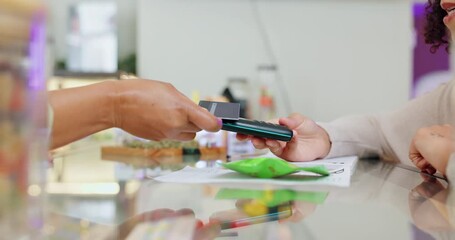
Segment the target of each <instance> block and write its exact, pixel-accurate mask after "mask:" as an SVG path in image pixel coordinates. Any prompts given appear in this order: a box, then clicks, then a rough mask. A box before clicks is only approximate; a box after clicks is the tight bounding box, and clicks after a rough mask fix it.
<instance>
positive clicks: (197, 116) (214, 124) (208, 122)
mask: <svg viewBox="0 0 455 240" xmlns="http://www.w3.org/2000/svg"><path fill="white" fill-rule="evenodd" d="M188 118H189V120H190V122H192V123H193V124H194V125H196V126H198V127H199V128H200V129H204V130H207V131H209V132H217V131H219V130H220V129H221V125H222V121H221V119H219V118H216V117H215V116H214V115H213V114H211V113H210V112H209V111H207V109H205V108H203V107H200V106H198V105H196V104H194V105H193V107H191V108H189V109H188Z"/></svg>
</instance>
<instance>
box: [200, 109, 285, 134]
mask: <svg viewBox="0 0 455 240" xmlns="http://www.w3.org/2000/svg"><path fill="white" fill-rule="evenodd" d="M199 106H201V107H203V108H205V109H207V110H208V111H209V112H210V113H212V114H213V115H215V116H216V117H218V118H221V119H222V120H223V126H222V127H221V129H223V130H226V131H230V132H237V133H242V134H245V135H252V136H256V137H262V138H267V139H274V140H279V141H284V142H289V141H291V139H292V136H293V133H292V131H291V130H290V129H288V128H287V127H285V126H281V125H279V124H273V123H268V122H264V121H256V120H250V119H245V118H240V117H239V114H240V104H238V103H226V102H212V101H200V102H199Z"/></svg>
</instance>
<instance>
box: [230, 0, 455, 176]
mask: <svg viewBox="0 0 455 240" xmlns="http://www.w3.org/2000/svg"><path fill="white" fill-rule="evenodd" d="M426 14H427V26H426V28H425V31H426V32H425V38H426V42H427V43H428V44H432V47H431V49H430V50H431V52H435V51H436V50H438V48H440V47H446V46H447V44H448V42H449V41H448V38H449V36H448V35H449V32H450V33H451V35H452V39H453V38H454V34H455V0H429V1H428V5H427V7H426ZM446 29H449V31H446ZM447 49H448V48H447V47H446V50H447ZM278 123H279V124H281V125H284V126H287V127H288V128H290V129H292V130H293V131H294V137H293V139H292V140H291V141H290V142H288V143H285V142H280V141H276V140H270V139H262V138H257V137H252V136H245V135H242V134H238V135H237V137H238V139H240V140H246V139H251V141H252V142H253V144H254V146H255V147H256V148H259V149H264V148H269V149H270V151H271V152H272V153H274V154H275V155H276V156H278V157H281V158H283V159H286V160H288V161H311V160H315V159H321V158H330V157H337V156H346V155H357V156H359V157H363V158H367V157H377V156H379V157H381V158H382V159H384V160H386V161H387V160H388V161H401V162H404V163H406V162H409V159H411V160H412V162H413V163H414V164H415V165H416V166H417V167H418V168H419V169H421V170H422V171H424V172H427V173H430V174H434V173H435V172H436V170H439V171H440V172H441V173H443V174H445V173H446V172H447V173H448V174H449V175H451V176H449V178H452V179H453V178H455V176H454V171H455V169H454V168H455V154H452V153H454V151H455V147H454V140H453V138H454V136H453V128H452V127H451V126H449V125H444V124H454V123H455V80H452V81H450V82H448V83H447V84H443V85H441V86H440V87H438V88H437V89H435V90H434V91H432V92H429V93H427V94H425V95H422V96H420V97H419V98H416V99H414V100H412V101H410V102H408V103H407V104H406V105H405V106H403V107H402V108H400V109H398V110H396V111H393V112H389V113H382V114H372V115H357V116H346V117H342V118H340V119H337V120H335V121H333V122H329V123H316V122H314V121H313V120H311V119H310V118H308V117H306V116H303V115H300V114H296V113H295V114H292V115H290V116H289V117H285V118H280V119H279V120H278ZM434 125H442V126H439V127H430V126H434ZM426 127H430V128H429V129H425V128H426ZM421 128H424V129H423V130H420V131H419V129H421ZM416 133H417V135H416V137H415V138H414V141H411V140H412V139H413V137H414V135H415V134H416ZM439 136H440V137H439ZM411 142H412V144H411V147H410V143H411ZM430 146H431V147H430ZM440 151H443V152H440ZM447 169H448V170H447ZM452 181H453V180H452Z"/></svg>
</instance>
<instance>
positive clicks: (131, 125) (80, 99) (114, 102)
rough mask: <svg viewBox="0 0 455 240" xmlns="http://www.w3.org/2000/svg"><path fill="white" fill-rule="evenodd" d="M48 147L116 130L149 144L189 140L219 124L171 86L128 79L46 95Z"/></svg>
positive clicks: (217, 120) (216, 128)
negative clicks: (51, 117)
mask: <svg viewBox="0 0 455 240" xmlns="http://www.w3.org/2000/svg"><path fill="white" fill-rule="evenodd" d="M49 102H50V105H51V107H52V109H53V112H54V121H53V126H52V146H51V148H56V147H59V146H63V145H65V144H68V143H70V142H72V141H75V140H78V139H80V138H83V137H85V136H88V135H90V134H92V133H96V132H98V131H101V130H104V129H108V128H112V127H117V128H121V129H123V130H125V131H127V132H129V133H131V134H133V135H135V136H138V137H141V138H146V139H150V140H162V139H176V140H191V139H193V138H194V137H195V134H196V132H198V131H200V130H201V129H204V130H208V131H218V130H219V129H220V128H221V120H219V119H217V118H216V117H215V116H214V115H212V114H210V113H209V112H208V111H207V110H205V109H204V108H202V107H199V106H198V105H197V104H195V103H194V102H192V101H191V100H190V99H188V98H187V97H185V96H184V95H183V94H182V93H180V92H179V91H178V90H177V89H175V88H174V87H173V86H172V85H171V84H169V83H164V82H159V81H152V80H140V79H134V80H133V79H131V80H123V81H105V82H102V83H98V84H92V85H89V86H85V87H79V88H70V89H63V90H57V91H52V92H50V93H49Z"/></svg>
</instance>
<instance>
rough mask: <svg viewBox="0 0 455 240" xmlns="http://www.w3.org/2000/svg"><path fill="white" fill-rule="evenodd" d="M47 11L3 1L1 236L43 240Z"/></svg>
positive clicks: (32, 3) (26, 2)
mask: <svg viewBox="0 0 455 240" xmlns="http://www.w3.org/2000/svg"><path fill="white" fill-rule="evenodd" d="M44 22H45V19H44V8H43V5H42V4H41V2H40V1H37V0H14V1H6V0H0V236H1V238H2V239H40V238H42V236H43V232H42V229H43V208H44V207H43V195H44V182H45V168H46V164H47V158H48V156H47V148H48V142H47V139H48V123H47V100H46V82H45V76H44V74H45V66H44V59H45V56H44V55H45V38H46V35H45V29H44Z"/></svg>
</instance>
